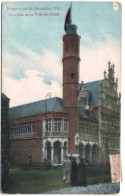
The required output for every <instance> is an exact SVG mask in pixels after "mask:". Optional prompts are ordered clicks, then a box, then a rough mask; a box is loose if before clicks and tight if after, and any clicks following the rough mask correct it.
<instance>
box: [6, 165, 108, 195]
mask: <svg viewBox="0 0 125 196" xmlns="http://www.w3.org/2000/svg"><path fill="white" fill-rule="evenodd" d="M86 178H87V183H88V184H96V183H99V182H109V181H110V180H111V179H110V167H109V166H90V165H88V166H87V167H86ZM9 179H10V180H9V182H8V184H7V193H11V194H14V193H25V194H28V193H29V194H32V193H34V194H37V193H44V192H47V191H51V190H58V189H60V188H66V187H71V185H68V184H64V183H63V181H62V167H61V166H57V167H51V169H50V170H45V168H44V167H43V166H27V165H11V166H10V169H9Z"/></svg>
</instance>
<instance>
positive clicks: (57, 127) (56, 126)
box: [54, 119, 61, 131]
mask: <svg viewBox="0 0 125 196" xmlns="http://www.w3.org/2000/svg"><path fill="white" fill-rule="evenodd" d="M54 131H61V119H55V121H54Z"/></svg>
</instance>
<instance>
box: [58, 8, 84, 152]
mask: <svg viewBox="0 0 125 196" xmlns="http://www.w3.org/2000/svg"><path fill="white" fill-rule="evenodd" d="M70 12H71V7H70V8H69V10H68V12H67V15H66V19H65V28H64V29H65V32H66V34H65V35H64V36H63V59H62V61H63V104H64V106H65V108H66V110H67V112H68V114H69V135H68V147H69V148H68V153H71V154H73V153H78V152H77V146H76V145H75V137H76V135H77V133H78V129H79V113H78V85H79V61H80V58H79V40H80V36H78V35H77V26H76V25H73V24H72V23H71V14H70Z"/></svg>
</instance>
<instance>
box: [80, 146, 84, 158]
mask: <svg viewBox="0 0 125 196" xmlns="http://www.w3.org/2000/svg"><path fill="white" fill-rule="evenodd" d="M79 155H80V157H81V158H84V145H83V144H82V143H79Z"/></svg>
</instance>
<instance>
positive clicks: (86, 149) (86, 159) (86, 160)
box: [85, 144, 91, 163]
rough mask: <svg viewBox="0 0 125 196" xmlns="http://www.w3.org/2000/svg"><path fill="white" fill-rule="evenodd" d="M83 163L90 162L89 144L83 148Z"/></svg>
mask: <svg viewBox="0 0 125 196" xmlns="http://www.w3.org/2000/svg"><path fill="white" fill-rule="evenodd" d="M85 162H86V163H90V162H91V146H90V145H89V144H87V145H86V147H85Z"/></svg>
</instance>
